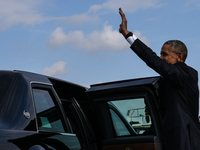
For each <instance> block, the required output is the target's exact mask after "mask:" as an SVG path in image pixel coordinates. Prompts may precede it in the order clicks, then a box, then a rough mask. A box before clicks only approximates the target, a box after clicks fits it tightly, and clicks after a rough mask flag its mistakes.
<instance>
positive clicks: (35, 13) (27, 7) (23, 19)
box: [0, 0, 160, 30]
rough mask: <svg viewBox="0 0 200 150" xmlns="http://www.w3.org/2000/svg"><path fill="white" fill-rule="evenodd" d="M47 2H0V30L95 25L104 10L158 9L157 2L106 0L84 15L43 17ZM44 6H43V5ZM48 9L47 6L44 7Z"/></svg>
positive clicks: (39, 0) (8, 0)
mask: <svg viewBox="0 0 200 150" xmlns="http://www.w3.org/2000/svg"><path fill="white" fill-rule="evenodd" d="M45 2H48V1H47V0H0V4H1V5H0V29H1V30H4V29H8V28H9V27H12V26H15V25H18V24H21V25H25V26H26V25H35V24H40V23H43V22H46V21H50V20H53V21H62V22H65V23H67V24H73V25H80V24H82V23H85V22H86V23H91V22H93V23H95V22H97V21H98V20H100V19H99V16H98V15H97V14H96V13H95V12H97V11H101V12H103V13H105V12H106V11H105V10H111V11H114V12H117V11H118V8H119V7H122V8H123V10H124V11H126V12H127V11H128V12H135V11H137V10H138V9H147V8H156V7H159V6H160V4H159V0H140V1H139V2H138V0H123V1H122V0H108V1H107V2H105V3H103V4H100V5H92V6H91V7H90V9H89V10H88V11H87V12H86V13H81V14H76V15H73V16H64V17H54V16H44V14H43V13H44V10H45V9H44V10H43V9H41V8H42V7H44V6H46V3H45ZM44 4H45V5H44ZM46 7H48V6H46Z"/></svg>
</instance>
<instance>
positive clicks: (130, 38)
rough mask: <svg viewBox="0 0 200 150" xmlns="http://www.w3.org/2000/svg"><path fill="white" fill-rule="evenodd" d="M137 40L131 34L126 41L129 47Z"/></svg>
mask: <svg viewBox="0 0 200 150" xmlns="http://www.w3.org/2000/svg"><path fill="white" fill-rule="evenodd" d="M136 39H137V37H136V36H135V35H134V34H133V36H129V37H128V38H127V39H126V40H127V41H128V43H129V44H130V45H132V44H133V42H134V41H135V40H136Z"/></svg>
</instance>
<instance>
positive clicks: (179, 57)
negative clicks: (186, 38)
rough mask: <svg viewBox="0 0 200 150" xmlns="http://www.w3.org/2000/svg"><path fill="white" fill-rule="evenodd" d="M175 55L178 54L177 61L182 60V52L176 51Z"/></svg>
mask: <svg viewBox="0 0 200 150" xmlns="http://www.w3.org/2000/svg"><path fill="white" fill-rule="evenodd" d="M177 55H178V58H177V61H178V62H184V61H183V53H178V54H177Z"/></svg>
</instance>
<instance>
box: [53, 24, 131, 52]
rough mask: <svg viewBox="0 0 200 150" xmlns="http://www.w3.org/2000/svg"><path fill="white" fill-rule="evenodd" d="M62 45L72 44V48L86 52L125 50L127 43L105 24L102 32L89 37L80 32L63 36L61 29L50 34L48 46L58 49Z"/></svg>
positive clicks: (94, 32) (93, 33) (96, 32)
mask: <svg viewBox="0 0 200 150" xmlns="http://www.w3.org/2000/svg"><path fill="white" fill-rule="evenodd" d="M64 44H72V46H74V47H76V48H78V49H82V50H86V51H98V50H99V51H100V50H111V51H121V50H125V49H127V42H126V41H125V40H124V38H123V36H122V35H121V34H120V33H119V32H118V31H116V30H112V26H109V25H107V24H105V25H104V28H103V30H102V31H93V32H92V33H91V34H89V35H84V33H83V32H82V31H73V32H70V33H68V34H65V33H64V32H63V31H62V28H61V27H58V28H57V29H55V30H54V31H53V32H52V33H51V35H50V40H49V45H50V46H51V47H53V48H58V47H60V46H62V45H64Z"/></svg>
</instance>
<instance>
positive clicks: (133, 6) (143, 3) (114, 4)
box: [89, 0, 162, 12]
mask: <svg viewBox="0 0 200 150" xmlns="http://www.w3.org/2000/svg"><path fill="white" fill-rule="evenodd" d="M160 6H162V4H160V3H159V0H140V1H138V0H123V1H122V0H108V1H107V2H105V3H103V4H101V5H92V6H91V7H90V9H89V12H97V11H99V10H105V9H106V10H112V11H114V12H116V11H118V9H119V7H121V8H122V9H123V10H124V11H126V12H135V11H137V10H139V9H148V8H157V7H160Z"/></svg>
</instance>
